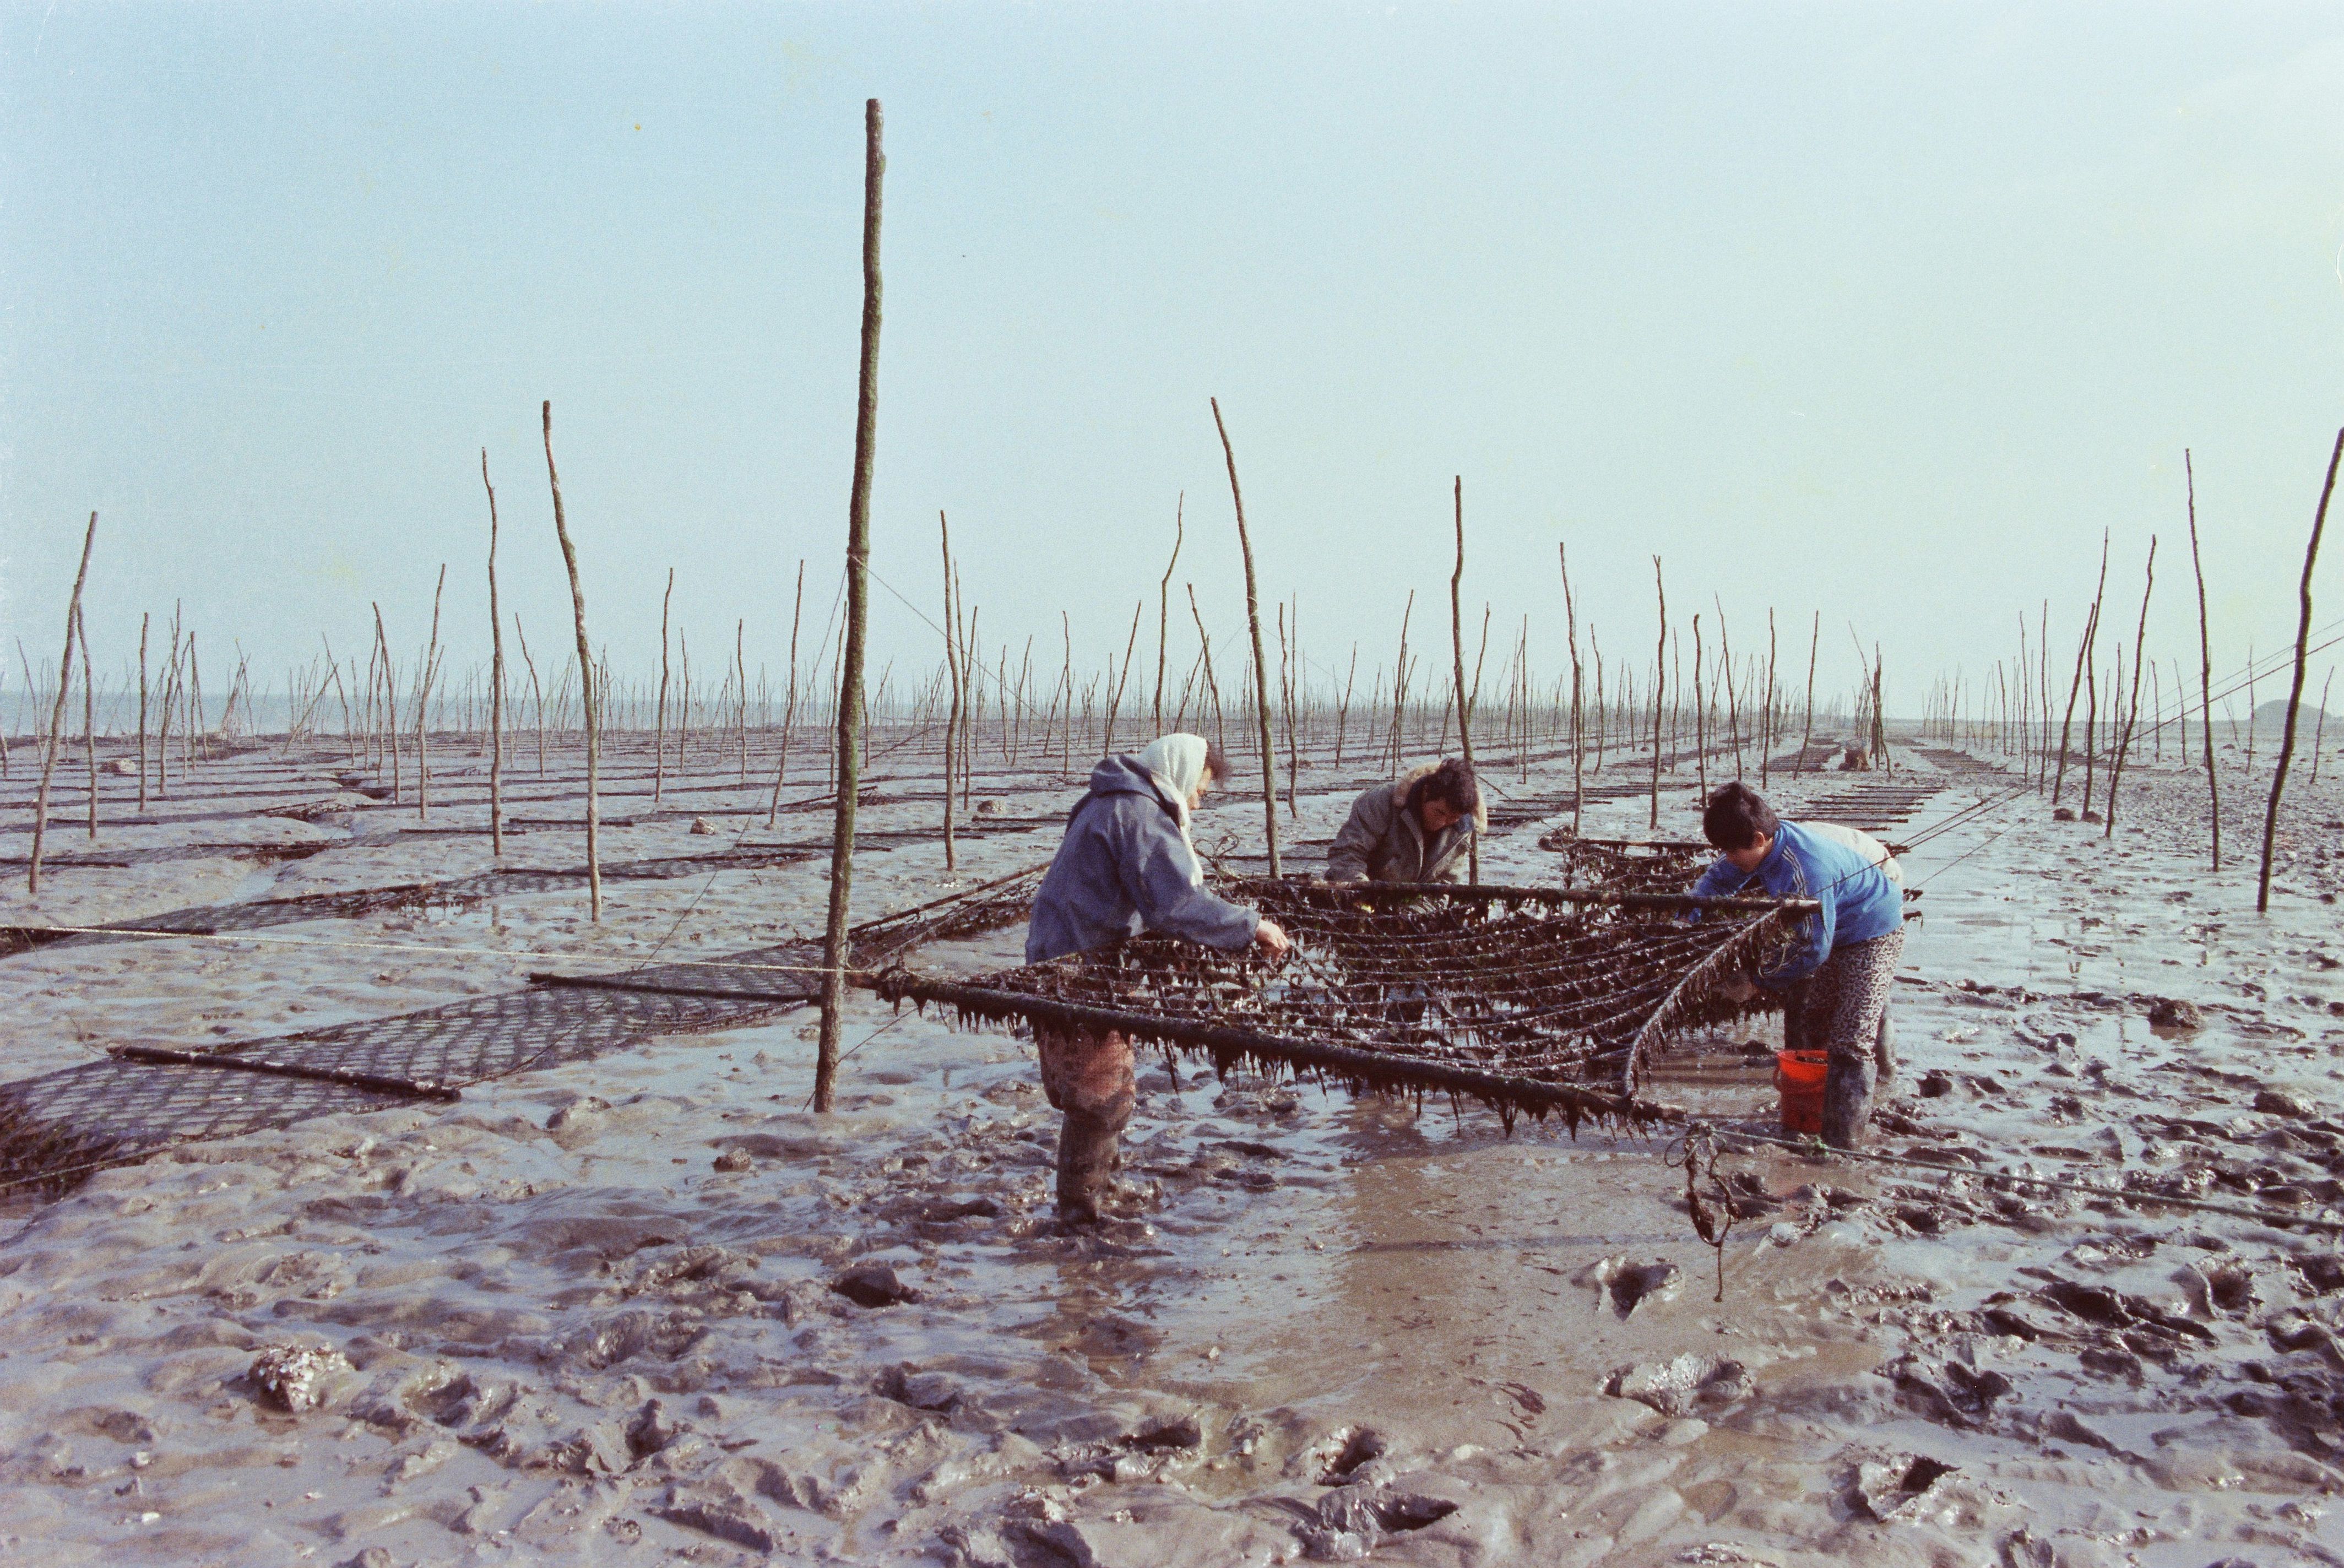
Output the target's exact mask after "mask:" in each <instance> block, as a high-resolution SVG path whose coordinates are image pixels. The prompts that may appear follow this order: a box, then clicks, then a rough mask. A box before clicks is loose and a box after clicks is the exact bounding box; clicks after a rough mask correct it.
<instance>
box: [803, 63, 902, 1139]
mask: <svg viewBox="0 0 2344 1568" xmlns="http://www.w3.org/2000/svg"><path fill="white" fill-rule="evenodd" d="M863 113H864V155H863V359H862V365H861V368H860V370H859V372H858V375H857V378H856V387H855V400H854V486H853V489H852V491H851V492H850V495H849V499H848V502H847V523H846V647H845V652H844V658H843V659H842V661H841V664H840V669H839V683H838V693H839V703H838V794H837V812H836V816H835V819H834V823H833V824H832V829H831V842H830V924H829V926H828V929H827V930H826V931H825V932H824V934H823V976H822V1027H821V1037H820V1040H819V1043H818V1045H817V1047H816V1049H815V1057H814V1079H813V1108H814V1109H815V1110H816V1111H817V1112H826V1111H828V1110H829V1109H830V1108H831V1104H832V1101H833V1098H834V1094H835V1091H836V1084H837V1077H838V1042H839V1028H840V1022H841V1012H842V1009H843V1008H844V1004H845V1000H846V966H847V962H848V958H849V954H848V950H847V949H848V938H847V921H848V918H849V916H850V913H851V910H852V902H851V895H852V890H853V885H854V805H855V792H856V789H857V786H858V784H859V783H860V780H861V778H862V754H861V750H860V741H861V732H860V730H859V729H858V727H857V720H858V719H859V718H860V717H861V709H862V706H863V636H864V617H865V615H866V613H867V611H868V599H869V592H868V587H867V583H866V581H865V580H866V577H867V574H868V572H869V570H870V558H871V468H872V462H873V460H874V457H875V456H876V448H877V445H878V436H879V303H880V278H879V215H880V181H881V177H882V176H883V175H884V173H885V172H886V167H887V160H886V157H885V155H884V152H883V150H882V148H881V140H880V137H881V123H880V112H879V100H878V99H876V98H872V99H870V100H868V101H867V102H865V103H864V109H863Z"/></svg>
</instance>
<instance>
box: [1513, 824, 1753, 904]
mask: <svg viewBox="0 0 2344 1568" xmlns="http://www.w3.org/2000/svg"><path fill="white" fill-rule="evenodd" d="M1538 845H1539V847H1540V848H1541V849H1545V850H1551V851H1553V852H1554V853H1555V854H1557V855H1561V857H1562V875H1561V877H1560V878H1559V879H1558V885H1561V886H1563V887H1611V888H1617V889H1619V890H1621V891H1622V892H1636V893H1674V892H1677V891H1680V890H1681V889H1682V888H1684V887H1686V886H1688V885H1691V884H1692V881H1693V880H1694V879H1695V878H1696V877H1698V876H1700V875H1701V874H1702V871H1703V870H1705V869H1707V867H1708V865H1709V863H1710V862H1711V861H1713V860H1714V859H1716V858H1717V851H1715V850H1713V849H1712V848H1710V847H1709V845H1705V844H1686V843H1680V842H1672V841H1666V840H1644V839H1630V838H1581V837H1578V836H1577V835H1574V834H1572V833H1571V830H1570V829H1569V828H1567V827H1559V828H1556V829H1555V830H1554V831H1553V832H1551V833H1548V834H1544V835H1541V837H1540V839H1539V841H1538Z"/></svg>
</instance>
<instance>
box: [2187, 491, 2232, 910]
mask: <svg viewBox="0 0 2344 1568" xmlns="http://www.w3.org/2000/svg"><path fill="white" fill-rule="evenodd" d="M2181 472H2182V477H2183V479H2184V481H2186V483H2187V486H2188V491H2187V494H2188V498H2189V565H2190V567H2191V569H2192V570H2193V571H2195V572H2197V712H2198V717H2199V719H2200V720H2201V721H2202V723H2203V724H2204V729H2203V731H2202V732H2201V733H2200V736H2199V738H2200V739H2201V740H2202V741H2203V742H2204V743H2205V744H2203V745H2202V746H2201V747H2200V748H2199V749H2200V750H2201V751H2203V752H2204V753H2205V755H2206V820H2207V824H2208V826H2209V827H2210V828H2211V829H2212V832H2213V844H2214V864H2213V869H2214V870H2216V871H2219V870H2221V869H2222V781H2221V779H2220V778H2219V777H2218V775H2217V774H2215V771H2214V634H2213V632H2212V631H2211V630H2210V629H2209V624H2208V621H2207V619H2206V561H2205V558H2204V557H2203V556H2202V555H2200V554H2199V553H2198V551H2197V470H2195V469H2194V468H2192V467H2191V465H2190V460H2189V449H2188V448H2187V447H2184V448H2182V449H2181Z"/></svg>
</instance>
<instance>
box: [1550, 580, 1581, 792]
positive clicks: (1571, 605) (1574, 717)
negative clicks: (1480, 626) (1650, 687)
mask: <svg viewBox="0 0 2344 1568" xmlns="http://www.w3.org/2000/svg"><path fill="white" fill-rule="evenodd" d="M1554 551H1555V557H1556V560H1557V561H1558V563H1559V564H1560V565H1561V568H1562V615H1563V622H1564V624H1565V625H1566V626H1568V627H1569V629H1570V635H1571V836H1572V837H1574V838H1576V837H1577V836H1579V831H1580V817H1581V814H1582V813H1584V812H1585V810H1586V809H1587V779H1586V775H1585V771H1584V768H1583V766H1582V764H1583V762H1584V760H1585V759H1584V756H1583V754H1582V751H1581V741H1582V739H1583V735H1584V732H1583V731H1582V729H1581V723H1580V712H1579V696H1580V673H1579V605H1578V602H1576V601H1575V600H1573V599H1572V597H1571V547H1570V546H1569V545H1566V544H1564V543H1563V542H1562V541H1561V540H1557V541H1555V546H1554Z"/></svg>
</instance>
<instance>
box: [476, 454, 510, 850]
mask: <svg viewBox="0 0 2344 1568" xmlns="http://www.w3.org/2000/svg"><path fill="white" fill-rule="evenodd" d="M480 488H481V489H483V490H485V491H488V492H489V853H490V855H491V856H492V857H493V858H495V859H498V860H502V859H503V858H504V857H505V811H504V798H505V797H504V788H505V622H504V613H503V612H501V611H500V610H499V609H498V608H497V487H496V486H494V485H492V484H490V482H489V449H488V448H486V447H482V448H481V449H480Z"/></svg>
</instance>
